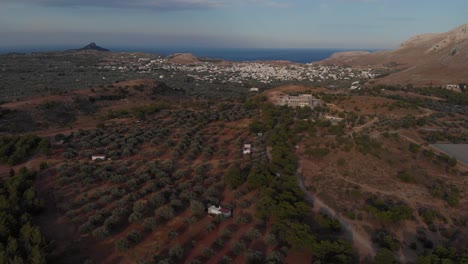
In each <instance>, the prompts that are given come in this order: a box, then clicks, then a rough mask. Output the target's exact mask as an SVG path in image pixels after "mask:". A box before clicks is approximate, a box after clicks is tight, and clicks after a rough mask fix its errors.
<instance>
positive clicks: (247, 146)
mask: <svg viewBox="0 0 468 264" xmlns="http://www.w3.org/2000/svg"><path fill="white" fill-rule="evenodd" d="M242 152H243V153H244V155H249V154H250V153H252V145H251V144H244V148H243V150H242Z"/></svg>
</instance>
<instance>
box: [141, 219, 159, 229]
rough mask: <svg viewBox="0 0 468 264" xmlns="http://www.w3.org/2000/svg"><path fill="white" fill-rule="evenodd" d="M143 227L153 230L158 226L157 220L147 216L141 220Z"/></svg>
mask: <svg viewBox="0 0 468 264" xmlns="http://www.w3.org/2000/svg"><path fill="white" fill-rule="evenodd" d="M143 227H144V228H145V229H146V230H148V231H154V230H155V229H156V228H157V227H158V222H157V221H156V219H155V218H154V217H147V218H145V219H144V220H143Z"/></svg>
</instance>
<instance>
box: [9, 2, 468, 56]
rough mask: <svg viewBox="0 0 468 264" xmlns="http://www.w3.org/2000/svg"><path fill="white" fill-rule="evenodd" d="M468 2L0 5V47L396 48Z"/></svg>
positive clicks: (460, 12) (457, 19) (453, 20)
mask: <svg viewBox="0 0 468 264" xmlns="http://www.w3.org/2000/svg"><path fill="white" fill-rule="evenodd" d="M465 23H468V1H466V0H445V1H442V0H424V1H423V0H289V1H286V0H0V40H1V41H0V47H22V46H51V45H53V46H83V45H86V44H88V43H89V42H91V41H94V42H97V43H98V44H99V45H101V46H104V47H119V46H121V47H125V46H131V47H202V48H210V47H219V48H225V47H232V48H361V49H374V48H395V47H397V46H398V45H399V44H400V43H401V42H403V41H404V40H406V39H407V38H409V37H411V36H413V35H415V34H420V33H428V32H445V31H448V30H450V29H452V28H454V27H456V26H459V25H461V24H465Z"/></svg>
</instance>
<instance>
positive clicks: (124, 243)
mask: <svg viewBox="0 0 468 264" xmlns="http://www.w3.org/2000/svg"><path fill="white" fill-rule="evenodd" d="M115 248H116V249H117V251H118V252H125V251H127V250H129V249H130V243H129V242H128V240H127V238H122V239H119V240H117V241H115Z"/></svg>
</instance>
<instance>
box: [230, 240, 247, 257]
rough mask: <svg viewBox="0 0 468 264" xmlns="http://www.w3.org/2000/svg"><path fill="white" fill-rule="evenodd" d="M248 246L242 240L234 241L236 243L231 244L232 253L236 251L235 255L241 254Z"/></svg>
mask: <svg viewBox="0 0 468 264" xmlns="http://www.w3.org/2000/svg"><path fill="white" fill-rule="evenodd" d="M246 248H247V247H246V245H245V243H244V242H242V241H234V243H232V246H231V250H232V253H234V255H239V254H241V253H242V252H244V251H245V250H246Z"/></svg>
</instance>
